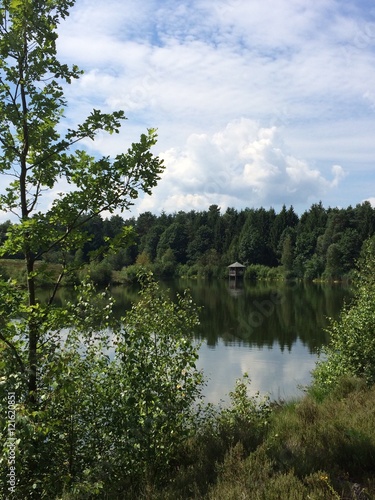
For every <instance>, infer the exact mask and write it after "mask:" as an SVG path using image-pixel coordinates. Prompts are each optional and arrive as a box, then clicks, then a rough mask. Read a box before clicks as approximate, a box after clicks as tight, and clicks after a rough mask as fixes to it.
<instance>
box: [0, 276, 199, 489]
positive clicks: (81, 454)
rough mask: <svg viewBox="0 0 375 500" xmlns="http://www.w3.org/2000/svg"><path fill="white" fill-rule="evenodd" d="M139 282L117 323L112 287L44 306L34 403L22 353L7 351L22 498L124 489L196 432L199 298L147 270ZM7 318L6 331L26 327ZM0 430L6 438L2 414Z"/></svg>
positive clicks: (9, 291)
mask: <svg viewBox="0 0 375 500" xmlns="http://www.w3.org/2000/svg"><path fill="white" fill-rule="evenodd" d="M142 284H143V286H142V291H141V294H140V300H139V302H138V303H137V304H136V305H135V306H134V307H133V309H132V310H131V311H130V312H129V313H128V314H126V316H125V317H124V318H122V319H121V320H119V321H116V320H115V319H114V316H113V314H112V309H113V299H112V298H111V296H110V295H109V293H108V291H104V292H102V293H100V294H99V293H98V292H97V290H96V289H95V288H94V287H93V286H92V285H90V284H89V283H84V284H82V285H81V286H79V287H78V288H77V293H78V298H77V301H76V302H75V303H70V304H68V306H67V307H66V308H65V309H64V310H63V311H60V310H55V311H54V312H52V311H51V310H49V311H48V325H47V324H45V329H46V335H45V336H44V340H45V344H44V345H43V348H41V353H40V355H41V357H42V359H43V365H42V366H41V367H40V372H41V373H42V374H43V376H41V377H40V378H39V388H38V394H39V405H38V409H37V410H33V409H30V408H29V407H28V405H27V404H25V398H24V396H23V394H24V391H25V388H24V384H25V377H22V375H17V373H18V372H19V371H20V369H19V368H20V367H17V363H18V364H22V363H25V359H24V358H21V359H20V360H18V359H17V357H16V356H15V355H14V353H13V352H12V350H11V348H10V346H8V349H5V350H4V352H3V353H2V354H3V356H2V358H1V363H2V365H1V369H2V370H1V371H2V374H3V375H4V377H3V379H2V385H1V389H0V392H1V397H2V399H3V400H4V399H6V395H7V393H8V392H9V391H10V390H12V391H13V390H14V391H16V393H17V409H16V413H17V421H16V429H17V439H18V440H19V444H18V451H17V460H16V464H17V495H18V497H17V498H26V497H27V498H33V495H34V496H35V498H42V497H46V498H55V496H58V495H61V494H62V493H63V492H65V494H66V495H68V493H69V495H72V498H81V497H82V496H83V495H84V494H86V495H88V494H90V495H95V494H98V493H99V492H100V491H106V492H107V494H109V495H113V497H115V495H119V497H120V496H121V492H122V491H125V490H126V489H127V488H129V487H131V488H133V491H134V489H135V488H136V485H137V484H138V483H139V481H140V479H142V480H144V479H145V478H149V479H150V480H151V479H152V480H153V481H157V480H160V479H161V478H163V475H164V474H165V473H166V471H168V470H169V467H170V465H171V461H172V460H173V459H174V458H175V456H176V454H177V450H178V448H179V446H180V445H181V442H183V441H184V440H186V439H187V437H188V436H189V435H191V433H194V432H195V431H196V429H195V422H196V418H195V411H196V410H195V409H193V404H194V402H196V401H197V400H198V399H199V395H200V391H201V383H202V375H201V373H200V372H199V371H197V369H196V368H195V361H196V359H197V356H198V355H197V348H198V346H196V345H195V344H194V343H193V339H192V336H191V333H192V330H193V329H194V328H195V327H196V325H197V323H198V318H197V311H196V308H195V305H194V304H193V302H192V301H191V298H190V297H189V295H188V294H187V293H186V294H185V295H184V296H181V297H178V299H177V302H173V301H172V300H171V299H170V298H169V296H168V294H167V292H161V291H160V290H159V287H158V285H157V284H156V283H155V282H154V281H153V280H152V279H151V277H150V276H149V275H145V276H144V277H143V278H142ZM2 287H3V289H2V292H3V293H2V299H4V297H7V306H8V309H9V310H10V309H17V307H20V304H22V301H23V295H24V292H22V291H19V292H15V291H14V289H13V288H12V287H11V284H8V285H6V284H4V283H3V285H2ZM6 312H7V311H4V315H5V313H6ZM40 314H47V311H46V310H44V311H43V312H42V311H41V312H40ZM1 326H2V332H4V331H5V332H6V331H7V329H13V330H15V332H14V333H16V332H20V331H22V326H21V325H20V324H17V323H14V322H9V321H8V318H7V317H4V316H3V319H2V324H1ZM47 329H48V333H47ZM2 337H4V334H3V333H2ZM8 337H9V335H8ZM16 347H18V346H16ZM0 428H1V430H2V434H3V436H4V435H5V433H6V431H7V420H6V415H5V414H4V413H2V414H1V416H0ZM4 446H5V448H3V449H2V457H3V458H2V459H1V461H0V474H1V483H2V486H3V489H4V491H5V490H6V480H7V478H6V474H7V472H8V470H7V469H8V468H7V456H8V452H7V449H6V442H5V445H4ZM29 464H34V467H33V472H32V473H31V470H30V468H29Z"/></svg>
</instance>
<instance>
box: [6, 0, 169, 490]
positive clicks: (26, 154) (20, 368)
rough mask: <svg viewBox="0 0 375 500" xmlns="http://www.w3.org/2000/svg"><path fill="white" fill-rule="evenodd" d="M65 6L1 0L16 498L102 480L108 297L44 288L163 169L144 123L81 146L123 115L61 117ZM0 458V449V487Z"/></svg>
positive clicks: (103, 245) (66, 77) (72, 70)
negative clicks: (118, 142)
mask: <svg viewBox="0 0 375 500" xmlns="http://www.w3.org/2000/svg"><path fill="white" fill-rule="evenodd" d="M73 5H74V0H56V1H46V2H40V1H31V0H19V1H13V0H4V1H3V2H2V5H1V13H0V148H1V156H0V174H1V175H2V176H3V179H10V180H11V182H6V183H5V186H4V184H2V185H3V186H4V187H3V189H2V192H1V193H0V210H1V211H5V212H8V213H12V214H13V215H14V217H16V219H17V223H12V224H10V223H6V227H5V230H6V234H5V235H4V232H3V231H2V232H1V233H0V237H1V243H2V245H1V248H0V255H1V256H18V257H22V258H23V262H24V266H23V270H22V271H20V272H19V279H12V280H8V281H5V280H4V279H2V280H1V281H0V296H1V299H0V350H1V361H0V366H1V382H2V385H1V389H0V390H1V398H2V401H3V400H4V398H5V396H6V394H8V393H12V394H13V393H14V394H15V397H16V401H17V403H16V413H17V422H16V424H17V446H18V447H17V456H16V459H17V460H16V462H17V465H16V467H17V470H16V472H17V488H18V489H17V494H16V497H18V498H42V497H44V498H53V497H54V496H55V495H57V494H62V490H63V489H64V488H65V489H68V490H71V491H74V492H75V493H76V494H77V495H80V494H84V493H85V494H87V495H89V494H94V493H96V492H97V491H98V490H99V489H100V485H101V484H102V482H103V480H102V478H103V477H105V472H104V468H105V460H103V461H101V459H100V457H101V456H102V455H101V453H102V452H103V453H107V455H108V456H111V451H112V446H113V443H112V438H111V433H110V432H109V433H108V434H105V431H106V418H107V416H108V411H109V408H110V407H111V404H112V399H111V393H112V390H113V386H112V385H111V384H112V382H111V381H112V379H111V378H110V376H109V374H110V367H112V364H111V363H110V360H109V358H108V355H106V352H107V351H108V349H109V348H110V345H109V329H110V328H118V325H117V324H116V322H115V320H114V319H113V318H111V314H110V310H111V300H110V298H109V299H108V300H109V302H108V303H107V304H105V301H104V303H103V299H104V298H103V297H101V296H100V295H98V294H97V292H96V291H93V289H92V287H91V286H89V285H84V286H83V290H82V294H81V298H80V299H79V300H78V302H77V303H76V304H71V306H70V307H67V308H60V307H58V305H57V304H56V293H57V290H58V289H59V287H60V286H61V284H62V283H63V281H64V278H65V277H70V279H72V277H73V278H74V277H76V276H77V270H78V268H79V266H81V265H83V264H84V263H85V260H87V255H88V254H89V253H92V252H93V251H95V252H94V255H93V257H94V258H99V257H100V258H102V257H103V256H105V255H107V254H108V253H110V252H111V250H113V248H114V247H119V246H121V245H122V246H123V245H124V244H125V241H127V236H128V231H127V228H126V227H125V228H121V230H120V231H116V234H112V235H111V234H108V237H106V236H107V235H102V234H101V233H100V234H98V233H99V232H100V231H102V229H103V228H107V229H108V233H109V232H110V231H109V230H110V229H113V227H115V226H116V224H115V223H118V220H114V221H113V222H114V224H113V225H112V227H108V224H106V225H105V224H104V223H103V221H102V219H101V217H100V214H102V213H103V212H104V211H105V212H109V213H110V214H113V213H114V212H115V211H123V210H126V209H128V208H129V207H131V206H132V205H133V204H134V201H135V200H136V198H137V197H138V196H139V193H140V192H144V193H151V190H152V188H153V187H154V186H155V185H156V183H157V181H158V179H159V176H160V174H161V172H162V171H163V165H162V162H161V161H160V160H159V159H158V158H157V157H154V156H153V154H152V153H151V148H152V146H153V145H154V144H155V142H156V132H155V130H153V129H150V130H149V131H148V132H147V133H146V134H142V135H141V137H140V139H139V141H138V142H134V143H133V144H132V145H131V146H130V147H129V148H128V149H127V151H126V152H124V153H121V154H118V155H117V156H116V157H115V158H110V157H109V156H108V157H107V156H104V157H96V156H92V155H90V154H89V153H88V151H87V150H86V149H84V148H82V149H79V147H78V145H79V143H82V141H83V140H87V139H90V140H94V139H95V137H96V135H97V134H98V133H101V132H107V133H109V134H113V133H118V132H119V129H120V125H121V123H122V121H123V120H124V119H125V115H124V112H123V111H114V112H112V113H102V112H101V111H99V110H97V109H94V110H93V111H92V112H91V114H90V115H89V116H88V117H87V118H86V119H85V120H84V121H83V122H82V123H78V124H75V125H72V126H70V127H69V128H68V125H67V122H66V121H65V120H64V109H65V107H66V105H67V102H66V99H65V97H64V87H65V86H66V85H69V84H70V83H71V82H72V81H73V80H74V79H77V78H79V77H80V75H81V73H82V72H81V71H80V70H79V69H78V68H77V67H76V66H72V67H69V66H68V65H67V64H62V63H61V62H59V61H58V59H57V54H56V39H57V36H58V34H57V28H58V25H59V23H60V22H61V21H63V20H65V19H66V17H67V16H68V14H69V9H70V8H71V7H72V6H73ZM5 176H6V177H5ZM60 181H64V182H65V183H66V184H67V185H68V189H65V190H64V191H63V190H61V191H63V192H60V193H59V194H57V195H56V196H55V198H54V200H53V202H52V204H51V205H50V206H49V207H48V208H46V209H45V210H44V211H43V210H42V207H43V205H44V203H43V202H44V199H43V198H44V196H45V193H46V192H49V193H50V192H52V191H55V192H58V191H59V185H60ZM45 205H46V204H45ZM117 227H118V224H117ZM3 229H4V226H3V227H2V230H3ZM103 230H104V229H103ZM95 231H97V233H96V234H95ZM90 232H91V234H90ZM102 236H103V237H102ZM93 240H95V241H93ZM91 244H92V245H91ZM93 246H94V248H93ZM45 262H48V266H47V267H46V266H45V265H44V263H45ZM105 265H106V264H105V263H104V264H99V266H101V267H98V268H96V269H95V268H93V269H92V272H93V275H94V274H95V272H96V281H108V279H107V278H108V272H110V270H108V266H107V268H106V269H104V266H105ZM50 270H52V271H53V272H52V273H50V272H49V271H50ZM55 271H57V272H55ZM105 275H106V276H105ZM103 276H104V277H105V280H104V279H103ZM94 277H95V276H94ZM44 284H50V285H51V284H52V287H51V293H50V296H49V298H48V299H47V300H46V301H45V302H41V301H40V300H38V288H39V287H40V286H42V285H44ZM1 431H2V434H3V435H4V432H6V422H5V415H4V414H3V413H2V415H1ZM101 431H103V432H104V434H100V432H101ZM2 446H3V441H2ZM6 446H7V444H6V442H5V447H6ZM4 451H6V449H4ZM8 451H9V450H8ZM3 456H5V457H7V453H5V455H4V454H3ZM21 465H22V467H21ZM6 466H7V463H6V459H4V458H3V459H2V463H1V473H0V474H1V480H2V486H4V487H5V484H6V471H7V469H6ZM98 467H99V468H101V470H100V471H98V470H97V469H96V468H98ZM94 470H96V471H97V472H98V473H97V474H94V476H95V478H94V479H93V480H91V479H92V474H93V471H94ZM4 491H6V489H5V490H4Z"/></svg>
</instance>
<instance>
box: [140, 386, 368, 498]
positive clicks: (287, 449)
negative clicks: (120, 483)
mask: <svg viewBox="0 0 375 500" xmlns="http://www.w3.org/2000/svg"><path fill="white" fill-rule="evenodd" d="M245 383H246V381H241V382H240V385H239V386H237V388H236V390H235V391H234V393H233V394H232V407H231V409H229V410H221V411H217V412H216V413H215V412H214V411H213V412H212V414H211V415H210V416H208V417H207V419H206V422H205V423H204V424H202V428H201V432H200V433H199V435H196V436H195V437H194V438H193V439H191V440H190V441H189V442H188V443H186V444H185V447H184V449H182V450H181V456H180V457H179V460H178V461H177V462H176V463H175V464H174V465H173V470H172V471H171V475H170V480H169V483H168V484H166V485H164V487H163V488H158V489H157V488H153V486H152V485H147V486H146V485H144V489H143V493H142V495H143V498H149V499H155V500H169V499H170V500H172V499H173V500H178V499H180V500H185V499H196V500H198V499H208V500H237V499H244V500H246V499H249V500H252V499H254V500H272V499H275V500H276V499H277V500H280V499H281V500H283V499H286V500H293V499H296V500H297V499H301V500H302V499H322V500H325V499H362V500H363V499H372V498H375V387H372V388H370V389H369V388H366V386H365V385H364V384H363V383H361V381H358V380H357V379H350V380H348V379H343V380H342V381H341V383H340V384H339V385H338V387H337V389H336V391H335V392H334V393H332V394H331V396H330V397H327V398H326V399H325V400H323V401H317V400H316V399H314V398H313V397H312V396H311V395H306V396H305V397H304V398H303V399H301V400H299V401H294V402H287V403H278V404H276V403H271V402H270V401H268V400H266V399H262V398H260V397H259V396H256V397H255V398H254V397H253V398H248V397H247V395H245V393H244V392H243V391H244V384H245ZM241 391H242V392H241ZM236 396H237V399H236ZM241 408H242V410H241ZM236 409H237V410H238V409H240V411H239V412H237V415H236V417H235V418H234V414H235V411H236Z"/></svg>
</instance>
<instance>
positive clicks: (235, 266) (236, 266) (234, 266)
mask: <svg viewBox="0 0 375 500" xmlns="http://www.w3.org/2000/svg"><path fill="white" fill-rule="evenodd" d="M228 267H231V268H240V267H242V268H243V267H246V266H244V265H243V264H240V263H239V262H235V263H234V264H231V265H230V266H228Z"/></svg>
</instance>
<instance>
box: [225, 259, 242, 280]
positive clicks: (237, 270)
mask: <svg viewBox="0 0 375 500" xmlns="http://www.w3.org/2000/svg"><path fill="white" fill-rule="evenodd" d="M228 270H229V279H237V278H242V277H243V275H244V272H245V266H244V265H243V264H240V263H239V262H235V263H234V264H231V265H230V266H228Z"/></svg>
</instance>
